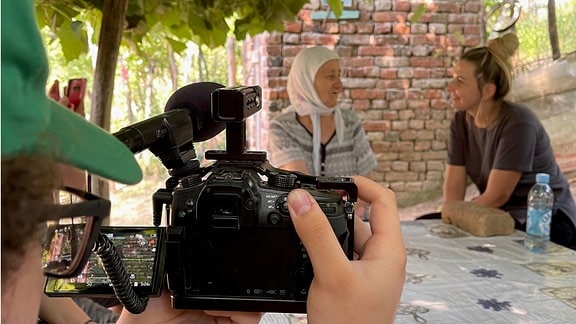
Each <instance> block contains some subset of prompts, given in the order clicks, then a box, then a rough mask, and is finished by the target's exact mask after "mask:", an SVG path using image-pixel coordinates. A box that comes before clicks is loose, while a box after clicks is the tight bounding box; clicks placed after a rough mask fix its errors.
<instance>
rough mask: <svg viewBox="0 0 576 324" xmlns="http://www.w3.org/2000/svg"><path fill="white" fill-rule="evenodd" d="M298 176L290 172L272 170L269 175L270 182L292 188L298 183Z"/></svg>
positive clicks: (280, 186) (273, 184)
mask: <svg viewBox="0 0 576 324" xmlns="http://www.w3.org/2000/svg"><path fill="white" fill-rule="evenodd" d="M296 179H297V176H296V175H295V174H289V173H279V172H271V173H270V175H268V184H269V185H271V186H274V187H278V188H285V189H290V188H294V186H295V185H296Z"/></svg>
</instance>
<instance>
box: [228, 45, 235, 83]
mask: <svg viewBox="0 0 576 324" xmlns="http://www.w3.org/2000/svg"><path fill="white" fill-rule="evenodd" d="M226 52H227V53H228V84H227V86H229V87H234V86H236V40H235V39H234V37H231V36H228V38H227V39H226Z"/></svg>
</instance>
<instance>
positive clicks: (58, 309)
mask: <svg viewBox="0 0 576 324" xmlns="http://www.w3.org/2000/svg"><path fill="white" fill-rule="evenodd" d="M39 316H40V318H41V319H43V320H44V321H46V322H48V323H50V324H86V323H91V320H90V317H89V316H88V314H86V313H84V311H83V310H82V309H81V308H80V307H79V306H78V305H77V304H76V303H75V302H74V301H73V300H72V299H70V298H61V297H48V296H46V295H43V296H42V302H41V304H40V313H39Z"/></svg>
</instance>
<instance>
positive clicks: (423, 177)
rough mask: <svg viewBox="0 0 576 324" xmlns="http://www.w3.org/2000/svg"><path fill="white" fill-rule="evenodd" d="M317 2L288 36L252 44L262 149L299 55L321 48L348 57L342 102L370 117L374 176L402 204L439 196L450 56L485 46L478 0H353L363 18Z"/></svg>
mask: <svg viewBox="0 0 576 324" xmlns="http://www.w3.org/2000/svg"><path fill="white" fill-rule="evenodd" d="M319 2H320V1H316V0H312V2H310V3H309V4H307V5H305V6H304V7H303V9H302V10H301V11H300V13H299V14H298V17H297V20H296V21H295V22H287V23H285V28H284V32H283V33H277V32H275V33H269V34H268V33H267V34H264V35H259V36H256V37H254V38H251V39H249V40H247V41H246V42H245V45H244V46H245V49H244V52H245V54H246V55H245V61H244V68H245V71H247V72H246V73H245V75H244V77H245V79H244V83H245V84H260V85H261V86H262V88H263V91H264V108H263V110H264V111H265V112H264V113H263V116H265V117H264V119H260V120H258V121H256V122H254V121H253V122H252V126H251V127H250V125H249V129H251V130H253V131H257V132H258V133H257V136H258V137H263V139H262V140H260V142H259V144H260V147H259V149H265V147H266V146H265V145H266V131H265V130H266V129H267V124H268V123H267V122H268V120H267V118H271V117H274V116H275V115H277V114H278V113H279V112H280V110H281V109H283V108H285V107H287V106H288V105H289V101H288V95H287V92H286V82H287V81H286V80H287V75H288V71H289V68H290V65H291V63H292V60H293V58H294V56H295V55H296V54H297V53H298V52H299V51H300V50H301V49H302V48H305V47H309V46H314V45H324V46H327V47H330V48H333V49H334V50H336V51H337V52H338V54H339V55H340V56H341V57H342V59H343V62H344V78H343V83H344V88H345V90H344V93H343V94H342V95H341V103H342V106H343V107H344V108H346V109H353V110H354V111H356V112H357V113H358V114H359V115H360V116H361V117H362V118H363V121H364V128H365V130H366V132H367V135H368V138H369V140H370V142H371V145H372V149H373V150H374V152H375V154H376V156H377V159H378V167H377V169H376V170H375V171H374V172H372V174H370V177H371V178H372V179H373V180H375V181H378V182H380V183H382V184H385V185H389V186H390V187H391V188H392V189H393V190H395V191H396V193H397V195H398V198H399V204H400V205H409V204H412V203H415V202H418V201H421V200H424V199H427V198H429V197H431V196H437V195H438V194H439V192H440V188H441V185H442V174H443V170H444V159H445V154H446V152H445V149H446V138H447V134H448V127H449V122H450V118H451V117H452V109H451V108H450V107H449V102H448V98H447V96H446V93H445V91H444V87H445V85H446V82H447V80H449V78H450V73H451V72H450V69H451V66H452V63H453V59H454V58H455V57H458V56H459V55H460V53H461V52H462V50H464V49H465V48H466V47H470V46H476V45H478V44H480V43H481V39H482V33H481V12H482V4H481V1H480V0H476V1H460V0H453V1H400V0H398V1H384V0H373V1H372V3H371V4H368V3H364V2H355V4H354V5H353V7H351V8H347V10H350V11H349V12H348V13H352V14H357V15H358V18H357V19H341V20H339V21H335V20H324V19H319V20H316V19H313V17H315V16H316V15H319V12H321V11H322V10H323V9H322V8H321V7H320V4H319ZM422 6H423V7H422ZM419 8H425V10H424V11H423V13H422V14H421V15H420V13H421V11H419V10H421V9H419ZM415 15H416V16H417V17H418V16H419V18H418V19H417V20H415V21H414V22H411V19H412V18H413V17H414V16H415ZM325 16H326V15H325V14H323V15H322V17H325ZM261 118H262V117H261ZM249 131H250V130H249Z"/></svg>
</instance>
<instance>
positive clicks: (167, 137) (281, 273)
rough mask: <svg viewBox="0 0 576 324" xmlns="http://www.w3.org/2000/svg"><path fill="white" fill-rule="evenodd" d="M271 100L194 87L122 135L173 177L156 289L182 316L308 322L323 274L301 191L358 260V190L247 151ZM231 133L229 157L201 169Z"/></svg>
mask: <svg viewBox="0 0 576 324" xmlns="http://www.w3.org/2000/svg"><path fill="white" fill-rule="evenodd" d="M261 93H262V91H261V88H260V87H259V86H247V87H234V88H225V87H223V86H222V85H219V84H217V83H210V82H201V83H193V84H190V85H187V86H185V87H183V88H180V89H179V90H178V91H176V92H175V93H174V94H173V95H172V97H171V98H170V99H169V101H168V103H167V106H166V109H165V112H164V113H163V114H161V115H158V116H156V117H152V118H150V119H148V120H145V121H143V122H139V123H137V124H134V125H132V126H128V127H125V128H122V129H121V130H120V131H118V132H117V133H115V134H114V135H115V136H116V137H117V138H118V139H120V140H121V141H123V142H124V143H125V144H126V145H127V146H128V147H129V148H130V149H131V151H132V152H133V153H138V152H140V151H142V150H144V149H149V150H150V151H151V152H152V153H154V154H155V155H156V156H157V157H158V158H159V159H160V160H161V161H162V163H163V164H164V166H165V167H166V168H167V169H168V173H169V174H170V177H169V178H168V179H167V180H166V182H165V184H166V186H165V188H160V189H158V190H157V191H156V192H155V193H154V194H153V196H152V200H153V218H154V219H153V222H154V225H155V226H159V225H160V224H161V223H162V217H163V216H164V215H165V216H166V222H165V223H166V227H165V228H163V229H162V235H158V237H159V238H160V240H161V241H159V242H158V248H159V249H161V250H162V251H163V253H158V255H159V256H160V257H161V258H163V260H156V262H154V264H155V265H159V266H154V267H153V269H154V270H153V272H154V273H153V277H154V278H156V279H153V280H152V281H153V282H161V283H160V284H156V285H154V286H158V287H163V286H164V287H167V288H168V290H169V292H170V294H171V300H172V306H173V307H174V308H177V309H201V310H204V309H211V310H230V311H258V312H289V313H305V312H306V299H307V297H308V289H309V287H310V283H311V281H312V278H313V276H314V270H313V268H312V263H311V261H310V258H309V256H308V254H307V253H306V249H305V248H304V245H303V244H302V242H301V240H300V238H299V237H298V235H297V234H296V231H295V229H294V226H293V224H292V222H291V219H290V215H289V212H288V207H287V196H288V193H289V192H290V191H291V190H293V189H295V188H302V189H304V190H307V191H308V192H309V193H310V194H311V195H312V196H313V197H314V198H315V200H316V201H317V202H318V204H319V205H320V207H321V208H322V210H323V211H324V213H325V214H326V217H327V218H328V221H329V222H330V225H331V226H332V229H333V230H334V233H335V235H336V237H337V239H338V241H339V242H340V245H341V246H342V249H343V251H344V252H345V254H346V255H347V256H348V258H349V259H352V257H353V245H354V239H353V233H354V203H355V201H356V200H357V187H356V184H355V182H354V180H353V179H351V178H335V177H316V176H310V175H305V174H303V173H299V172H289V171H284V170H281V169H278V168H275V167H273V166H271V165H270V164H269V162H268V160H267V158H266V152H263V151H247V150H246V118H248V117H249V116H251V115H253V114H255V113H256V112H258V111H259V110H260V109H261V107H262V106H261V103H262V97H261V96H262V95H261ZM223 129H225V130H226V149H225V150H211V151H207V152H206V153H205V158H206V159H207V160H212V161H211V162H209V163H206V164H203V165H201V164H200V162H199V160H198V158H197V156H196V152H195V150H194V144H193V143H194V142H197V141H199V140H205V139H207V138H211V137H213V136H215V135H216V134H218V133H219V132H220V131H221V130H223ZM158 261H159V262H158ZM334 271H338V269H334ZM108 276H109V277H110V274H108ZM158 278H160V279H158ZM158 293H159V292H158V291H156V292H155V293H154V292H152V293H150V295H154V294H158ZM140 297H142V296H140Z"/></svg>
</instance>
